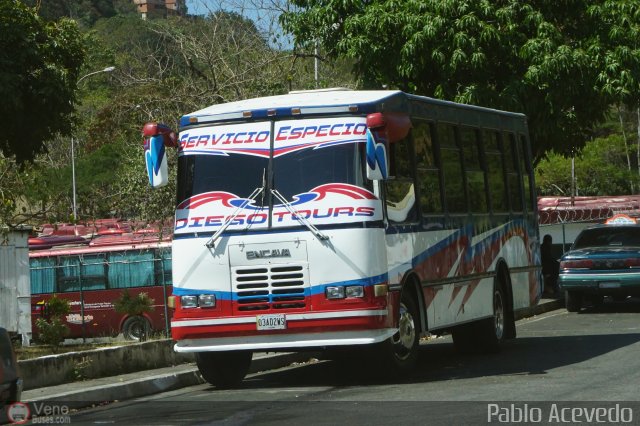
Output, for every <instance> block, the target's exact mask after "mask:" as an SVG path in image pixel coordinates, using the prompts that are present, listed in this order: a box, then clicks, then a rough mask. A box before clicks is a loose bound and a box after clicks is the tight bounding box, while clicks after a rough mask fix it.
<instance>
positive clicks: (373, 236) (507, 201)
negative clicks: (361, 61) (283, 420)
mask: <svg viewBox="0 0 640 426" xmlns="http://www.w3.org/2000/svg"><path fill="white" fill-rule="evenodd" d="M143 133H144V136H145V148H146V158H147V169H148V171H149V179H150V183H151V185H152V186H161V185H164V184H165V183H166V182H167V169H166V155H165V147H177V149H178V171H177V175H178V177H177V179H178V182H177V207H176V214H175V233H174V240H173V257H172V259H173V295H172V296H171V297H170V299H171V300H170V305H172V306H174V307H175V310H174V313H173V318H172V321H171V330H172V336H173V338H174V339H175V340H176V342H177V343H176V345H175V350H176V351H178V352H194V353H195V354H196V359H197V364H198V367H199V369H200V371H201V372H202V375H203V376H204V377H205V379H206V380H207V381H209V382H210V383H212V384H214V385H217V386H221V387H223V386H232V385H234V384H237V383H238V382H240V381H241V380H242V379H243V378H244V376H245V374H246V372H247V370H248V368H249V364H250V362H251V357H252V352H253V351H277V350H285V351H295V350H303V349H304V350H306V349H310V348H316V349H335V348H345V347H350V348H357V347H363V345H367V347H368V348H369V349H371V352H370V355H371V354H374V355H375V357H376V360H377V361H378V362H380V363H382V364H378V365H385V366H386V367H385V368H383V369H382V370H386V371H393V372H405V371H408V370H410V369H411V368H412V367H413V366H414V364H415V363H416V359H417V356H418V343H419V339H420V337H421V336H424V335H427V334H442V333H446V332H449V333H451V334H452V335H453V338H454V342H455V344H456V346H457V347H459V348H462V349H469V348H474V347H475V348H478V347H482V348H484V349H486V350H494V349H497V348H498V347H499V345H500V343H501V342H502V341H503V340H505V339H509V338H513V337H515V317H516V315H517V312H518V310H520V309H524V308H527V307H529V306H531V305H533V304H536V303H537V301H538V300H539V298H540V294H541V290H542V289H541V280H540V267H539V264H540V260H539V239H538V231H537V222H536V220H537V219H536V213H537V209H536V204H535V199H536V198H535V193H534V185H533V172H532V166H531V154H530V147H529V136H528V131H527V123H526V117H525V116H524V115H522V114H515V113H509V112H502V111H497V110H493V109H487V108H480V107H475V106H469V105H461V104H455V103H452V102H445V101H439V100H434V99H431V98H426V97H422V96H415V95H410V94H406V93H404V92H401V91H349V90H344V89H337V90H321V91H309V92H292V93H290V94H288V95H282V96H272V97H264V98H258V99H249V100H244V101H240V102H232V103H227V104H220V105H213V106H210V107H208V108H205V109H202V110H200V111H196V112H194V113H191V114H187V115H185V116H183V117H182V119H181V120H180V130H179V134H178V135H177V136H176V134H175V133H174V132H172V131H171V129H169V128H168V127H166V126H164V125H160V124H156V123H148V124H146V125H145V127H144V130H143ZM379 370H380V369H379Z"/></svg>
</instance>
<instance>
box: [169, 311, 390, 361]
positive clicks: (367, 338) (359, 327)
mask: <svg viewBox="0 0 640 426" xmlns="http://www.w3.org/2000/svg"><path fill="white" fill-rule="evenodd" d="M263 317H264V316H262V315H255V316H242V317H226V318H208V319H185V320H175V319H174V321H172V322H171V334H172V337H173V339H174V340H175V341H176V342H177V343H176V345H175V347H174V349H175V351H176V352H206V351H233V350H275V349H292V348H319V347H325V346H344V345H367V344H373V343H377V342H382V341H384V340H386V339H388V338H389V337H391V336H393V335H394V334H395V333H396V332H397V328H395V327H394V324H393V323H392V320H391V316H390V315H389V311H388V310H387V309H359V310H351V311H339V312H335V311H334V312H304V313H291V314H282V318H283V319H284V320H283V323H284V325H282V328H280V329H267V330H265V329H260V327H259V325H258V324H259V322H260V320H261V319H263ZM267 317H270V315H267Z"/></svg>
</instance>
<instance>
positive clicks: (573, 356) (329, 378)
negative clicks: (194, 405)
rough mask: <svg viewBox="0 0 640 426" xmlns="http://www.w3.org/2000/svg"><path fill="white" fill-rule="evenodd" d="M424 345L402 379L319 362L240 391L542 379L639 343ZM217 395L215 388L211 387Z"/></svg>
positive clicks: (591, 338)
mask: <svg viewBox="0 0 640 426" xmlns="http://www.w3.org/2000/svg"><path fill="white" fill-rule="evenodd" d="M438 340H439V341H438V342H436V343H427V344H423V345H422V346H421V348H420V349H421V353H420V361H419V364H418V367H417V369H416V370H415V372H413V373H412V374H411V375H409V376H407V377H404V378H393V379H388V378H381V377H380V376H379V375H377V374H376V371H373V370H371V369H368V370H367V369H365V368H363V367H362V366H359V365H358V363H357V362H353V361H350V362H344V361H321V362H318V363H316V364H311V365H307V366H305V367H304V368H296V369H290V370H283V371H275V372H271V373H266V374H261V375H258V376H254V377H251V378H247V379H246V380H245V382H244V383H243V384H242V385H241V386H242V388H247V389H256V388H278V387H287V386H332V387H336V386H337V387H341V386H360V385H375V384H392V383H399V384H400V383H427V382H438V381H446V380H456V379H466V378H475V377H484V376H499V375H540V374H547V371H549V370H551V369H554V368H558V367H562V366H567V365H571V364H576V363H580V362H582V361H585V360H588V359H591V358H595V357H598V356H601V355H604V354H606V353H608V352H612V351H615V350H617V349H620V348H622V347H625V346H629V345H633V344H635V343H637V342H640V334H639V333H633V334H629V333H627V334H605V335H581V336H552V337H522V338H518V339H516V340H514V341H510V342H507V343H506V344H505V345H504V347H503V350H502V351H501V352H499V353H496V354H476V355H465V354H460V353H458V352H457V351H455V349H454V346H453V343H452V342H451V339H450V338H443V339H438ZM211 390H215V388H213V387H212V388H211Z"/></svg>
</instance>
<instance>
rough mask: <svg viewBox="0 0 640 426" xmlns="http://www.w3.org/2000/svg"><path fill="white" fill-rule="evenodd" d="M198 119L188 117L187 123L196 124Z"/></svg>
mask: <svg viewBox="0 0 640 426" xmlns="http://www.w3.org/2000/svg"><path fill="white" fill-rule="evenodd" d="M197 122H198V117H189V123H197Z"/></svg>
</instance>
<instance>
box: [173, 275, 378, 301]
mask: <svg viewBox="0 0 640 426" xmlns="http://www.w3.org/2000/svg"><path fill="white" fill-rule="evenodd" d="M387 281H388V274H386V273H384V274H380V275H376V276H373V277H367V278H358V279H354V280H347V281H336V282H332V283H327V284H317V285H313V286H311V287H307V288H305V289H304V295H305V297H309V296H315V295H318V294H324V291H325V288H326V287H330V286H351V285H361V286H364V287H370V286H373V285H375V284H381V283H386V282H387ZM172 294H173V295H174V296H197V295H200V294H215V296H216V299H217V300H232V301H237V300H238V295H237V294H235V293H233V292H231V291H217V290H200V289H188V288H179V287H175V286H174V287H173V293H172ZM265 296H266V295H262V296H255V297H256V298H260V297H265ZM278 296H286V294H284V295H283V294H278ZM251 297H253V296H243V297H242V299H243V300H248V299H250V298H251Z"/></svg>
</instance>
